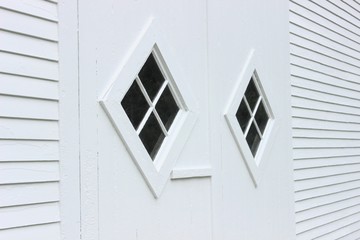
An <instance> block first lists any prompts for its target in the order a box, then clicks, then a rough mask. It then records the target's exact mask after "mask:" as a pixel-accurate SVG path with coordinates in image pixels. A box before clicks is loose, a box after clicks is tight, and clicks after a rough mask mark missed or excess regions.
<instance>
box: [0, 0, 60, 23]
mask: <svg viewBox="0 0 360 240" xmlns="http://www.w3.org/2000/svg"><path fill="white" fill-rule="evenodd" d="M0 7H1V8H5V9H9V10H13V11H16V12H20V13H23V14H28V15H31V16H36V17H39V18H43V19H46V20H50V21H54V22H56V21H57V6H56V4H53V3H51V2H47V1H44V0H21V1H13V0H0Z"/></svg>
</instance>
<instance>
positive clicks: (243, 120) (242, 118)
mask: <svg viewBox="0 0 360 240" xmlns="http://www.w3.org/2000/svg"><path fill="white" fill-rule="evenodd" d="M236 118H237V120H238V122H239V124H240V127H241V129H242V130H243V132H245V129H246V127H247V125H248V123H249V120H250V113H249V110H248V107H247V106H246V103H245V101H244V99H243V100H241V103H240V106H239V108H238V110H237V112H236Z"/></svg>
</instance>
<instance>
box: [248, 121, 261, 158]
mask: <svg viewBox="0 0 360 240" xmlns="http://www.w3.org/2000/svg"><path fill="white" fill-rule="evenodd" d="M246 141H247V143H248V144H249V147H250V150H251V153H252V155H253V156H255V154H256V151H257V150H258V147H259V144H260V141H261V138H260V135H259V133H258V131H257V129H256V127H255V125H254V123H252V124H251V127H250V129H249V132H248V135H247V136H246Z"/></svg>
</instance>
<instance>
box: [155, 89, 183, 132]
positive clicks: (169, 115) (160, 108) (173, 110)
mask: <svg viewBox="0 0 360 240" xmlns="http://www.w3.org/2000/svg"><path fill="white" fill-rule="evenodd" d="M156 111H157V113H158V114H159V116H160V118H161V121H162V122H163V123H164V126H165V128H166V130H169V128H170V126H171V124H172V122H173V121H174V119H175V117H176V114H177V113H178V111H179V107H178V106H177V104H176V102H175V100H174V98H173V96H172V94H171V91H170V89H169V87H166V88H165V90H164V92H163V93H162V94H161V97H160V99H159V101H158V103H157V104H156Z"/></svg>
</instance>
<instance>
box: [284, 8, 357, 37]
mask: <svg viewBox="0 0 360 240" xmlns="http://www.w3.org/2000/svg"><path fill="white" fill-rule="evenodd" d="M325 2H326V1H324V3H322V4H326V3H325ZM289 6H290V9H291V11H294V12H296V13H297V14H299V15H301V16H303V17H305V18H308V19H310V20H311V21H314V22H315V23H316V24H318V25H319V26H322V27H323V28H327V29H330V30H331V31H333V32H336V33H337V34H338V35H339V36H341V37H343V38H348V39H351V41H354V42H357V43H359V42H360V37H359V36H358V35H356V34H355V33H356V31H358V29H357V28H356V27H355V26H353V25H351V24H349V23H348V22H346V21H344V20H342V19H341V18H338V17H336V16H334V14H331V13H329V12H328V11H326V10H325V9H323V8H321V7H319V6H317V5H316V4H313V3H312V2H311V1H307V2H306V4H304V2H299V1H298V2H297V3H296V4H295V3H294V2H293V1H290V5H289ZM304 6H305V7H304Z"/></svg>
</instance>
